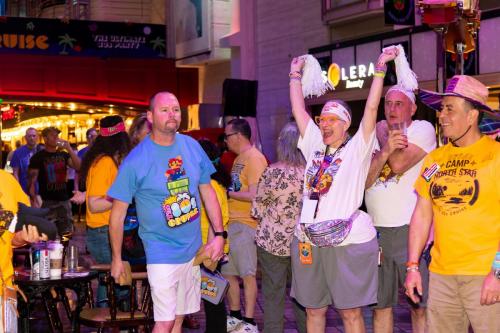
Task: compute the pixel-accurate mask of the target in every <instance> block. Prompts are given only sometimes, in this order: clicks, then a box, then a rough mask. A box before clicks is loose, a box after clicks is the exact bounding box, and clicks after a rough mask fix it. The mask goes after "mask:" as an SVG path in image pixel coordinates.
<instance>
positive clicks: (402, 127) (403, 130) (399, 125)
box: [389, 121, 408, 148]
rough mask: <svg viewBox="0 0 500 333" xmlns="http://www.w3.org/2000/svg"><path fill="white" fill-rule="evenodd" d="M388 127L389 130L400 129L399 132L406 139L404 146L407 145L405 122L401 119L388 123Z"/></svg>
mask: <svg viewBox="0 0 500 333" xmlns="http://www.w3.org/2000/svg"><path fill="white" fill-rule="evenodd" d="M389 129H390V130H391V131H394V130H400V131H401V134H402V135H403V136H404V137H405V138H406V141H407V143H406V146H405V148H406V147H408V129H407V128H406V122H404V121H401V122H398V123H393V124H390V125H389Z"/></svg>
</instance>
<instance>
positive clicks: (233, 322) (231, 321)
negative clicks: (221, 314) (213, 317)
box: [227, 316, 243, 332]
mask: <svg viewBox="0 0 500 333" xmlns="http://www.w3.org/2000/svg"><path fill="white" fill-rule="evenodd" d="M242 322H243V320H241V319H238V318H236V317H233V316H227V331H228V332H233V331H234V330H235V329H237V328H238V327H239V326H240V324H241V323H242Z"/></svg>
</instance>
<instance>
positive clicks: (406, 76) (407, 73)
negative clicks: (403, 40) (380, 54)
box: [384, 44, 418, 91]
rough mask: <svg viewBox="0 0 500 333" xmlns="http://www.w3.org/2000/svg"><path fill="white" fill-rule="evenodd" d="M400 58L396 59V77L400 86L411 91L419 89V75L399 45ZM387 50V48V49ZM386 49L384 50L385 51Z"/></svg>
mask: <svg viewBox="0 0 500 333" xmlns="http://www.w3.org/2000/svg"><path fill="white" fill-rule="evenodd" d="M389 47H393V46H389ZM396 48H397V49H398V56H397V57H396V59H394V63H395V65H396V77H397V78H398V85H399V86H401V87H403V88H404V89H406V90H409V91H415V90H417V89H418V82H417V75H415V73H414V72H413V71H412V70H411V68H410V64H409V63H408V60H406V56H405V50H404V48H403V46H401V44H399V45H397V46H396ZM385 49H387V48H385ZM385 49H384V50H385Z"/></svg>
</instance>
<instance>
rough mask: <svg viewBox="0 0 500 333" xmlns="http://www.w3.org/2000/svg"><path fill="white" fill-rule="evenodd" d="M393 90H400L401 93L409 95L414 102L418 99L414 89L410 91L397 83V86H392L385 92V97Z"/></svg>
mask: <svg viewBox="0 0 500 333" xmlns="http://www.w3.org/2000/svg"><path fill="white" fill-rule="evenodd" d="M393 91H399V92H400V93H402V94H404V95H405V96H406V97H408V98H409V99H410V101H411V102H412V103H413V104H415V101H416V99H415V94H414V93H413V91H409V90H407V89H405V88H403V87H402V86H400V85H395V86H392V87H390V88H389V90H387V93H386V94H385V98H386V99H387V95H389V93H390V92H393Z"/></svg>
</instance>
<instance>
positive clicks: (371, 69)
mask: <svg viewBox="0 0 500 333" xmlns="http://www.w3.org/2000/svg"><path fill="white" fill-rule="evenodd" d="M373 74H375V64H374V63H373V62H370V63H369V64H368V65H365V64H360V65H352V66H349V67H340V66H339V65H337V64H336V63H332V64H331V65H330V67H329V68H328V74H327V76H328V79H329V80H330V81H331V82H332V84H333V86H334V87H337V86H339V84H340V83H343V87H344V88H345V89H352V88H358V89H362V88H363V86H364V84H365V81H366V80H367V79H368V78H370V77H372V76H373Z"/></svg>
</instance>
